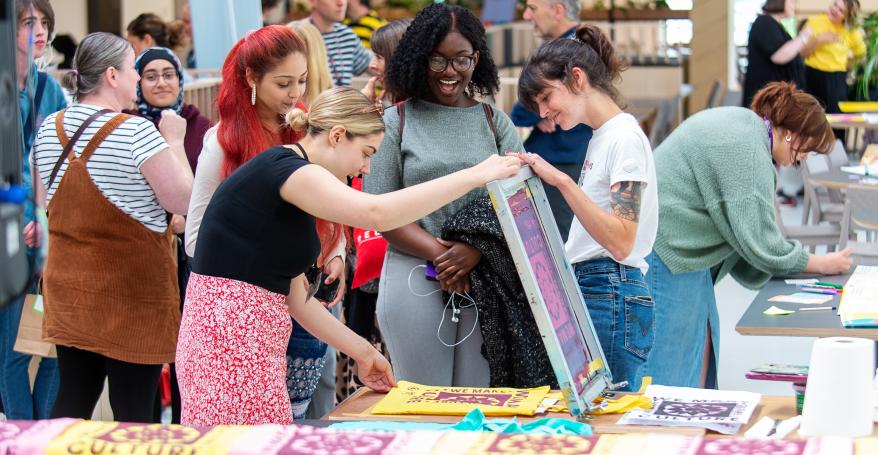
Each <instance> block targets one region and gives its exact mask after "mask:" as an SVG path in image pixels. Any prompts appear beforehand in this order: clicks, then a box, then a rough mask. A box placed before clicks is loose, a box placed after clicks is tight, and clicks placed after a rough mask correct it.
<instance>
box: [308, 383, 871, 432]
mask: <svg viewBox="0 0 878 455" xmlns="http://www.w3.org/2000/svg"><path fill="white" fill-rule="evenodd" d="M383 397H384V394H382V393H378V392H374V391H372V390H369V389H368V388H366V387H361V388H360V389H359V390H357V391H356V392H355V393H354V394H353V395H351V396H350V397H348V398H347V399H346V400H345V401H343V402H341V403H340V404H339V405H338V406H337V407H336V408H335V409H333V410H332V411H331V412H330V413H329V414H327V415H326V416H324V417H323V419H324V420H329V421H337V422H340V421H356V420H385V421H394V422H421V423H457V422H460V420H461V419H463V416H438V415H377V414H371V409H372V408H373V407H374V406H375V405H376V404H377V403H378V402H379V401H380V400H381V399H382V398H383ZM795 415H796V402H795V397H793V396H763V397H762V401H761V402H760V404H759V406H758V407H757V408H756V411H755V412H754V413H753V417H752V418H751V419H750V422H749V423H748V424H747V425H745V426H744V427H743V428H741V431H740V432H739V433H738V435H736V436H740V435H743V434H744V432H746V431H747V430H748V429H750V427H751V426H752V425H753V424H755V423H756V422H758V421H759V420H760V419H761V418H762V417H764V416H769V417H771V418H773V419H788V418H790V417H793V416H795ZM547 417H552V418H559V419H572V418H573V416H571V415H570V414H566V413H546V414H542V415H538V416H534V417H521V416H517V417H516V418H517V419H518V421H519V422H521V423H528V422H532V421H534V420H537V419H543V418H547ZM621 417H622V414H605V415H599V416H594V417H592V419H591V420H588V421H587V423H588V424H589V425H591V427H592V429H593V430H594V432H595V433H596V434H620V433H673V434H681V435H686V436H704V435H709V436H711V437H726V436H725V435H721V434H718V433H713V432H710V433H708V432H707V430H705V429H703V428H694V427H661V426H647V425H618V424H617V423H616V422H617V421H618V420H619V419H620V418H621ZM875 434H878V429H876V431H875V432H873V435H875ZM793 435H795V433H793Z"/></svg>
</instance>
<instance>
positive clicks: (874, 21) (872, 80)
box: [854, 12, 878, 100]
mask: <svg viewBox="0 0 878 455" xmlns="http://www.w3.org/2000/svg"><path fill="white" fill-rule="evenodd" d="M862 27H863V31H864V32H865V35H866V36H865V41H866V57H865V60H863V61H860V62H858V63H857V64H856V66H855V68H854V73H855V74H856V80H857V82H856V84H857V90H856V97H857V99H864V100H872V99H875V98H878V12H874V13H872V14H869V15H868V16H866V17H865V18H863V24H862Z"/></svg>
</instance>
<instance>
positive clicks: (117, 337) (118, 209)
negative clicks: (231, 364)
mask: <svg viewBox="0 0 878 455" xmlns="http://www.w3.org/2000/svg"><path fill="white" fill-rule="evenodd" d="M139 79H140V76H139V75H138V74H137V72H136V71H135V69H134V51H133V50H132V49H131V45H130V44H129V43H128V42H127V41H125V40H124V39H122V38H119V37H117V36H115V35H112V34H109V33H101V32H98V33H92V34H89V35H88V36H86V37H85V39H83V41H82V43H81V44H80V45H79V48H78V49H77V50H76V57H75V58H74V69H73V71H70V72H68V73H67V74H65V75H64V83H65V85H67V86H68V87H69V88H70V89H71V90H72V92H73V97H74V99H75V100H76V104H74V105H73V106H72V107H70V108H68V109H65V110H63V111H61V112H58V113H56V114H52V115H50V116H49V117H47V118H46V121H45V122H43V125H42V126H41V127H40V130H39V133H38V134H37V139H36V142H35V143H34V147H33V152H32V154H31V155H32V158H33V163H34V165H35V166H36V171H37V172H38V174H39V177H40V178H39V179H38V180H37V182H36V186H37V201H38V202H39V203H40V205H41V206H42V207H44V208H46V207H48V209H49V249H50V250H51V254H49V255H48V258H47V262H46V270H45V275H44V279H43V283H44V285H43V289H44V295H45V314H44V319H43V335H44V338H45V339H46V341H49V342H51V343H54V344H55V345H56V346H57V349H58V367H59V371H60V375H61V383H60V386H59V389H58V398H57V400H56V401H55V406H54V408H53V410H52V414H51V416H52V418H57V417H75V418H82V419H87V418H90V417H91V415H92V412H93V411H94V407H95V404H97V401H98V398H99V397H100V395H101V392H102V390H103V388H104V381H105V380H108V381H109V384H110V389H109V395H110V406H111V407H112V408H113V416H114V418H116V419H118V420H120V421H129V422H150V421H152V419H153V406H154V403H155V395H156V391H157V390H158V383H159V376H160V374H161V369H162V364H163V363H170V362H172V361H173V359H174V351H175V349H176V345H177V332H178V330H179V324H180V295H179V289H178V287H177V264H176V255H175V250H174V244H173V242H174V239H173V233H172V232H171V229H170V227H169V225H168V221H167V212H171V213H176V214H183V213H186V210H187V208H188V206H189V196H190V193H191V190H192V171H191V170H190V168H189V162H188V160H187V159H186V153H185V150H184V148H183V137H184V135H185V131H186V122H185V120H183V119H182V118H181V117H180V116H178V115H177V114H176V113H175V112H173V111H170V110H166V111H164V112H163V113H162V120H161V121H160V122H159V129H158V130H156V128H155V126H154V125H153V123H152V122H151V121H149V120H147V119H144V118H141V117H134V116H129V115H127V114H123V113H121V111H122V109H124V108H125V107H127V106H129V105H130V104H131V103H133V102H134V101H135V99H136V93H137V81H138V80H139ZM159 131H161V134H159ZM163 136H164V137H163ZM165 138H167V140H166V139H165ZM71 142H72V143H71ZM74 143H75V145H76V146H74Z"/></svg>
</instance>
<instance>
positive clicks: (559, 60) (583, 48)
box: [518, 25, 628, 112]
mask: <svg viewBox="0 0 878 455" xmlns="http://www.w3.org/2000/svg"><path fill="white" fill-rule="evenodd" d="M627 66H628V65H627V63H626V62H625V61H624V60H622V59H621V58H619V57H617V56H616V51H615V50H614V49H613V44H612V43H610V40H609V39H608V38H607V37H606V35H604V33H603V32H602V31H601V30H600V29H599V28H597V27H595V26H594V25H583V26H581V27H579V29H578V30H576V38H575V39H570V38H558V39H555V40H552V41H549V42H548V43H546V44H543V45H542V46H540V48H539V49H537V52H536V54H535V55H534V56H533V57H531V58H530V60H529V61H528V62H527V64H526V65H525V66H524V69H523V70H522V71H521V77H519V79H518V99H520V100H521V103H522V104H523V105H524V107H525V108H527V109H528V110H530V111H533V112H537V111H538V108H537V102H536V99H537V97H538V96H539V94H540V93H542V91H543V90H545V89H546V88H548V87H549V82H550V81H561V83H563V84H564V85H565V86H566V87H567V88H568V89H569V90H570V91H571V92H576V91H578V88H577V87H576V86H575V83H574V80H573V68H579V69H581V70H582V72H584V73H585V75H586V76H587V77H588V83H589V84H591V86H592V87H595V88H596V89H598V90H600V91H602V92H604V93H606V94H607V95H609V96H610V97H611V98H612V99H613V101H615V102H616V104H620V102H621V96H620V95H619V90H617V89H616V87H615V85H614V84H615V83H616V81H617V80H618V79H619V78H620V75H621V74H622V71H623V70H625V68H627Z"/></svg>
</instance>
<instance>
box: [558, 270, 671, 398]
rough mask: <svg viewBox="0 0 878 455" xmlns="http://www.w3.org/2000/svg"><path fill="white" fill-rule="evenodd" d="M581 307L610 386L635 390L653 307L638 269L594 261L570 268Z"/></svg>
mask: <svg viewBox="0 0 878 455" xmlns="http://www.w3.org/2000/svg"><path fill="white" fill-rule="evenodd" d="M573 270H574V273H575V274H576V280H577V282H578V284H579V289H580V290H581V291H582V296H583V297H584V298H585V306H586V308H587V309H588V314H589V316H590V317H591V321H592V324H593V325H594V328H595V331H596V332H597V335H598V340H599V341H600V343H601V347H602V348H603V350H604V356H606V359H607V363H608V364H609V367H610V371H611V372H612V373H613V382H616V383H618V382H622V381H628V386H627V387H624V388H622V389H621V390H637V389H639V388H640V379H641V376H642V374H643V364H644V363H646V359H647V357H648V356H649V351H650V350H651V349H652V345H653V340H654V339H655V333H654V330H653V329H654V321H655V316H654V309H655V308H654V304H653V301H652V297H651V296H650V293H649V287H648V286H647V285H646V281H645V280H644V277H643V273H641V271H640V269H639V268H636V267H630V266H627V265H624V264H620V263H618V262H616V261H614V260H613V259H610V258H598V259H592V260H589V261H583V262H577V263H576V264H574V265H573Z"/></svg>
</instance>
